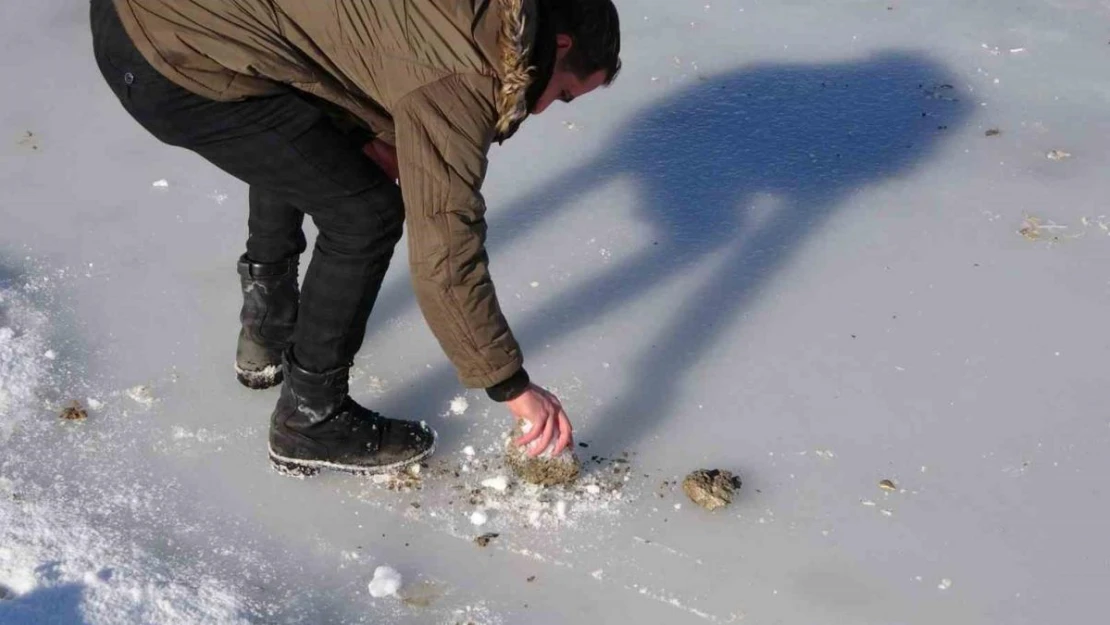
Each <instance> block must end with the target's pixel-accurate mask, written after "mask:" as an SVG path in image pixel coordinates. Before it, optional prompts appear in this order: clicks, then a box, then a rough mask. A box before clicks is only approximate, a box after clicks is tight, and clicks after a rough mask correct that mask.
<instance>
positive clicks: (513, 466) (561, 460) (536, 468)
mask: <svg viewBox="0 0 1110 625" xmlns="http://www.w3.org/2000/svg"><path fill="white" fill-rule="evenodd" d="M521 423H524V422H518V423H517V425H516V427H515V428H513V432H512V434H511V435H510V438H509V440H508V442H507V443H506V446H505V464H506V465H507V466H508V467H509V469H510V470H512V472H513V473H515V474H516V476H517V477H518V478H520V479H521V480H523V481H525V482H528V483H530V484H538V485H540V486H557V485H560V484H572V483H574V481H575V480H577V479H578V473H579V463H578V457H577V456H575V454H574V450H573V448H571V447H567V448H566V449H564V450H563V452H562V453H560V454H559V455H558V456H554V457H553V456H552V455H551V449H550V446H549V447H548V449H545V450H544V452H543V453H541V454H540V455H538V456H536V457H534V458H533V457H532V456H529V455H528V451H527V448H528V447H529V446H530V445H528V446H525V447H519V446H517V445H514V444H513V441H514V440H516V439H517V438H519V437H520V436H522V435H523V430H522V426H521Z"/></svg>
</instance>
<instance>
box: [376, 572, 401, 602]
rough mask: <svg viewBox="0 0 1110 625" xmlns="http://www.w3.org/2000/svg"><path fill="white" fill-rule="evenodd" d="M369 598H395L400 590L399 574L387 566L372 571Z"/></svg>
mask: <svg viewBox="0 0 1110 625" xmlns="http://www.w3.org/2000/svg"><path fill="white" fill-rule="evenodd" d="M369 589H370V596H371V597H374V598H375V599H381V598H382V597H396V596H397V591H398V590H401V574H400V573H398V572H397V570H396V569H394V568H392V567H389V566H379V567H378V568H376V569H374V579H372V580H370V586H369Z"/></svg>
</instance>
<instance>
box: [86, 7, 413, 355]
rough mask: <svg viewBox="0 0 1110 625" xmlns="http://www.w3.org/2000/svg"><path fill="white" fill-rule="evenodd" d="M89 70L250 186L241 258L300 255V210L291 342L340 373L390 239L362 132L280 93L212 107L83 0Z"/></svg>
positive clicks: (383, 184)
mask: <svg viewBox="0 0 1110 625" xmlns="http://www.w3.org/2000/svg"><path fill="white" fill-rule="evenodd" d="M91 22H92V33H93V47H94V52H95V55H96V62H97V64H98V65H99V66H100V71H101V73H102V74H103V75H104V78H105V80H107V81H108V85H109V86H110V87H111V88H112V91H114V92H115V94H116V96H117V97H118V98H119V100H120V102H121V103H122V104H123V107H124V108H125V109H127V112H128V113H130V114H131V116H132V117H134V118H135V120H136V121H138V122H139V123H140V124H142V126H143V127H144V128H146V129H147V130H148V131H150V133H151V134H153V135H154V136H155V137H157V138H158V139H159V140H161V141H163V142H164V143H167V144H169V145H174V146H180V147H183V148H187V149H189V150H192V151H194V152H196V153H197V154H200V155H201V156H203V157H204V158H205V159H207V160H208V161H210V162H211V163H213V164H214V165H216V166H217V167H219V168H220V169H222V170H224V171H225V172H227V173H229V174H231V175H232V176H235V177H236V178H238V179H240V180H242V181H244V182H246V183H247V184H249V185H250V218H249V219H248V222H247V223H248V230H249V236H248V238H247V256H248V257H249V258H250V260H252V261H254V262H260V263H268V262H277V261H280V260H283V259H286V258H288V257H290V256H292V255H299V254H301V253H302V252H304V251H305V245H306V244H305V237H304V232H303V231H302V229H301V225H302V222H303V220H304V215H305V214H308V215H310V216H311V217H312V220H313V222H315V224H316V227H317V229H318V230H319V236H318V237H317V239H316V247H315V249H314V250H313V253H312V261H311V263H310V264H309V266H308V271H307V273H306V274H305V278H304V284H303V287H302V292H301V303H300V311H299V314H298V318H297V327H296V331H295V333H294V336H293V343H294V350H295V351H294V355H295V357H296V359H297V361H298V362H299V364H300V365H301V366H303V367H304V368H306V369H309V370H311V371H317V372H323V371H327V370H329V369H333V368H335V367H340V366H346V365H349V364H350V363H351V361H352V360H353V359H354V355H355V353H356V352H357V351H358V349H359V347H360V346H361V345H362V339H363V336H364V334H365V332H366V321H367V319H368V318H369V316H370V310H371V308H373V305H374V300H375V298H376V297H377V295H378V290H379V289H380V288H381V283H382V279H383V278H384V277H385V272H386V270H387V269H388V267H389V261H390V258H391V257H392V256H393V248H394V246H395V245H396V244H397V241H399V240H400V238H401V231H402V224H403V222H404V207H403V205H402V202H401V192H400V189H398V188H397V186H396V185H395V184H394V183H393V182H392V181H391V180H389V179H388V177H387V176H386V174H385V173H384V172H383V171H381V169H380V168H378V167H377V165H375V164H374V162H373V161H371V160H370V159H369V158H367V157H366V156H365V155H364V154H363V153H362V150H361V147H362V144H363V142H364V141H365V140H366V139H367V138H368V135H367V134H366V133H363V132H350V131H344V130H341V129H340V128H339V127H338V126H337V125H336V124H335V123H333V121H332V119H331V118H330V117H329V116H328V115H327V113H326V112H325V111H324V110H323V108H322V107H321V106H320V105H317V104H315V103H313V102H312V101H310V100H309V99H308V98H307V97H306V96H304V95H301V94H299V93H297V92H296V91H294V90H292V89H290V90H288V91H286V92H283V93H281V94H279V95H274V96H267V97H259V98H251V99H247V100H243V101H239V102H216V101H213V100H209V99H207V98H203V97H201V96H198V95H196V94H193V93H192V92H190V91H188V90H186V89H184V88H182V87H180V86H178V85H176V84H175V83H173V82H171V81H170V80H168V79H167V78H165V77H164V76H162V75H161V74H160V73H159V72H158V71H157V70H155V69H154V68H153V67H151V66H150V64H149V63H147V62H146V60H145V59H144V58H143V57H142V55H141V54H140V53H139V51H138V50H137V49H136V48H135V46H134V44H133V43H132V42H131V40H130V38H129V37H128V35H127V33H126V32H125V31H124V29H123V25H122V24H121V23H120V20H119V16H118V15H117V14H116V11H115V8H114V7H113V6H112V2H111V0H92V6H91Z"/></svg>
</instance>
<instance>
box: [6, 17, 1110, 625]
mask: <svg viewBox="0 0 1110 625" xmlns="http://www.w3.org/2000/svg"><path fill="white" fill-rule="evenodd" d="M705 4H706V3H705V2H704V1H703V2H662V1H660V0H650V1H643V0H628V1H623V0H622V2H621V3H620V10H621V18H622V19H621V22H622V24H623V26H624V36H623V39H622V47H621V49H622V55H623V59H624V69H623V70H622V73H621V75H620V77H619V78H618V79H617V81H616V82H615V83H614V84H613V85H612V86H611V87H609V88H607V89H602V90H599V91H598V92H597V93H595V94H590V95H588V96H585V97H582V98H579V99H576V101H575V102H574V103H573V104H571V105H565V104H563V103H556V104H555V105H553V107H552V110H551V111H550V112H549V113H545V114H544V115H540V116H535V117H534V118H531V119H529V120H528V121H527V122H526V123H525V124H524V125H523V126H522V128H521V130H520V132H519V133H517V135H515V136H514V137H513V138H512V139H511V140H510V141H507V142H506V143H505V144H504V145H503V146H499V145H495V146H494V147H493V149H492V151H491V154H490V164H489V170H488V173H487V177H486V181H487V182H486V185H485V187H484V189H483V196H484V198H485V200H486V202H487V204H488V211H487V213H486V220H487V225H488V239H487V242H488V251H489V261H490V270H491V273H492V275H493V278H494V282H495V284H496V287H497V294H498V296H499V300H500V305H501V308H502V310H503V312H504V314H505V316H506V318H507V319H508V320H509V322H510V324H511V327H512V330H513V334H514V336H516V338H517V339H518V340H519V341H520V343H521V345H522V350H523V353H524V355H525V365H526V367H528V371H529V374H530V376H531V377H532V378H533V380H534V381H535V382H536V383H538V384H541V385H543V386H545V387H547V388H549V389H551V390H552V391H553V392H555V393H556V394H557V395H558V396H559V398H560V400H561V402H562V403H563V406H564V407H565V408H566V411H567V414H568V415H569V417H570V419H571V421H572V422H573V424H574V437H575V442H576V445H577V444H578V443H579V442H581V443H585V444H587V445H588V447H576V452H577V453H578V455H579V457H580V458H581V459H582V460H583V461H584V474H583V477H582V481H581V483H580V485H579V486H577V487H575V488H572V489H568V490H566V491H559V492H557V493H556V492H547V493H544V492H536V491H530V490H526V489H524V488H517V487H516V486H515V485H514V487H513V488H509V489H507V490H506V491H505V492H500V491H498V490H496V489H493V488H488V487H484V486H483V485H482V482H483V481H484V480H488V479H492V478H496V477H497V476H499V475H504V474H505V471H504V470H503V468H502V467H501V466H499V464H498V458H499V457H500V454H501V452H502V441H501V435H502V433H503V432H504V431H506V430H507V429H509V427H511V424H512V419H511V417H510V415H509V414H508V412H507V410H505V407H504V406H503V405H500V404H496V403H493V402H490V401H488V400H487V399H486V398H485V397H484V396H482V395H481V394H480V393H478V394H473V393H474V391H469V392H467V391H464V389H462V388H460V386H459V384H458V378H457V375H456V373H455V371H454V370H452V369H451V368H450V367H449V366H448V365H447V363H446V359H445V358H444V356H443V354H442V353H441V352H440V349H439V346H438V344H437V342H436V340H435V338H434V336H432V335H431V333H430V332H429V331H428V330H427V328H426V326H425V324H424V322H423V319H422V317H421V314H420V311H419V307H418V306H417V304H416V302H415V300H414V298H413V297H412V293H411V285H410V276H409V275H408V269H407V267H406V259H407V257H408V254H407V249H406V246H405V243H404V242H402V243H401V244H400V245H399V246H398V249H397V250H396V253H395V255H394V258H393V262H392V267H391V269H390V273H389V275H388V277H387V279H386V283H385V285H384V286H383V289H382V293H381V295H380V297H379V300H378V304H377V306H376V310H375V312H374V315H373V316H372V317H371V320H370V324H369V326H368V330H367V335H366V343H365V345H364V347H363V349H362V350H361V351H360V353H359V355H358V357H357V358H356V363H355V364H356V367H357V368H358V369H359V370H361V371H363V372H365V374H364V375H362V376H361V377H354V378H352V381H351V392H352V394H353V395H354V397H355V398H356V399H358V400H360V401H364V402H366V403H367V405H368V406H369V407H371V408H373V409H375V410H379V411H381V412H382V413H383V414H387V415H388V416H396V417H401V418H412V419H416V420H420V419H425V420H427V421H428V423H429V425H430V426H432V427H434V428H435V429H436V430H437V432H438V433H439V435H440V440H439V450H440V451H438V452H437V454H436V455H435V456H434V457H433V458H431V459H429V461H428V466H427V467H425V468H424V469H423V470H422V471H421V472H420V474H419V475H415V476H414V475H412V474H409V473H405V474H403V475H393V476H384V477H383V478H382V479H381V481H380V483H376V482H375V480H374V479H372V478H359V477H354V476H340V475H326V476H321V477H320V478H318V479H309V480H304V481H298V480H287V479H282V478H280V477H279V476H276V475H274V474H273V473H272V472H271V471H270V469H269V467H268V463H267V458H266V430H267V427H268V418H269V415H270V412H271V411H272V409H273V403H274V401H275V399H276V396H275V394H274V393H270V392H249V391H247V390H246V389H243V388H242V387H240V386H239V385H238V383H237V382H236V381H235V379H234V371H233V367H232V360H233V356H232V355H233V353H234V352H233V350H234V340H235V338H234V337H235V336H236V333H237V332H238V319H237V311H238V306H239V302H238V300H237V298H238V292H237V282H236V276H235V259H236V258H238V256H239V255H240V254H241V253H242V251H243V239H244V238H245V236H246V227H245V224H246V217H247V210H246V206H247V195H248V189H247V187H246V186H245V185H244V184H242V183H241V182H239V181H237V180H235V179H233V178H231V177H230V176H228V175H226V174H224V173H223V172H221V171H220V170H218V169H217V168H215V167H213V166H211V165H209V164H208V163H206V162H204V161H203V160H201V159H200V158H198V157H196V156H195V155H193V154H191V153H189V152H187V151H185V150H181V149H177V148H172V147H168V146H165V145H162V144H160V143H158V142H157V141H156V140H155V139H153V138H152V137H151V136H150V135H149V134H148V133H147V132H146V131H145V130H143V129H142V128H141V127H139V126H138V125H137V124H136V123H134V122H133V121H132V120H130V119H129V118H128V116H127V114H126V113H125V112H124V110H123V108H122V107H121V106H120V105H119V103H118V101H116V100H115V97H114V96H113V95H112V93H111V92H110V91H109V89H108V88H107V87H106V86H105V85H104V84H103V81H102V80H101V78H100V77H99V75H98V71H99V70H98V68H97V66H96V64H95V62H94V61H93V59H92V55H91V50H90V48H91V46H90V42H89V36H88V25H87V16H86V14H87V10H88V5H87V3H79V2H76V3H75V2H63V1H62V0H42V1H39V2H14V3H9V5H8V6H6V7H5V15H4V20H3V21H2V22H0V40H3V41H4V42H5V44H7V46H8V47H9V48H10V49H12V50H18V51H19V55H18V56H19V58H18V62H16V61H15V60H9V62H7V63H4V64H2V65H0V82H2V84H5V85H16V86H17V88H13V89H9V90H8V91H9V92H10V93H8V94H7V95H6V96H5V98H4V106H2V107H0V128H2V129H3V132H0V137H4V138H5V140H4V141H3V142H0V185H2V188H3V191H4V202H3V205H2V208H0V214H2V215H3V223H2V225H0V298H2V299H0V478H3V480H7V481H6V482H4V484H6V486H5V487H4V489H5V490H3V492H2V493H0V560H2V562H3V564H0V594H2V595H7V596H9V597H14V598H9V599H6V600H0V622H2V623H5V625H7V624H8V623H15V624H16V625H25V624H26V623H40V622H41V623H50V622H61V623H83V624H88V625H99V624H100V623H112V624H113V625H115V624H117V623H118V624H120V625H132V624H139V623H142V624H144V625H148V624H150V625H164V624H165V623H185V622H203V623H236V622H240V621H243V620H245V621H249V622H266V623H276V624H284V623H304V622H337V623H348V622H350V623H357V622H360V621H361V622H388V623H398V624H401V625H408V624H410V623H411V624H415V623H429V622H430V623H453V622H467V620H470V621H473V622H480V623H502V624H507V623H535V624H536V625H548V624H553V623H566V622H573V621H574V620H575V619H576V618H579V617H580V615H581V614H585V613H588V614H590V615H591V617H592V618H594V619H595V620H596V621H597V622H639V623H657V622H666V623H682V624H685V623H699V624H702V623H727V622H753V623H765V622H766V623H772V622H778V623H785V624H788V625H792V624H801V623H814V622H821V623H891V622H906V623H912V624H917V623H921V624H926V623H961V624H963V623H967V624H970V625H988V624H991V623H1007V624H1008V625H1025V624H1030V625H1031V624H1034V623H1049V622H1051V623H1055V622H1083V621H1085V620H1090V616H1089V615H1091V614H1098V613H1100V611H1101V610H1102V607H1101V605H1100V603H1099V601H1098V599H1099V597H1100V596H1101V594H1100V593H1101V590H1102V588H1103V587H1104V586H1105V585H1106V580H1107V571H1106V563H1105V561H1104V560H1105V559H1104V558H1103V559H1100V558H1097V557H1091V556H1090V554H1098V553H1106V552H1108V551H1110V544H1108V539H1107V537H1106V534H1105V532H1103V531H1102V530H1101V525H1099V520H1100V519H1105V518H1106V517H1107V515H1108V514H1110V507H1108V504H1107V501H1106V498H1105V497H1101V496H1099V495H1098V493H1097V492H1095V491H1097V484H1098V483H1099V480H1101V479H1102V476H1105V475H1107V474H1110V455H1108V454H1106V453H1105V449H1106V445H1107V444H1110V420H1108V418H1107V416H1106V414H1105V409H1104V406H1105V389H1106V380H1105V373H1104V372H1105V371H1106V366H1105V365H1106V345H1105V340H1103V339H1102V338H1100V337H1102V336H1103V335H1104V334H1105V326H1106V319H1107V318H1108V313H1110V289H1108V288H1107V278H1106V277H1105V275H1104V274H1105V271H1104V268H1105V267H1107V266H1110V209H1108V208H1107V206H1106V201H1105V198H1107V197H1110V178H1108V177H1107V176H1106V175H1105V172H1106V171H1107V170H1108V169H1110V146H1108V145H1107V142H1106V139H1105V138H1106V137H1107V136H1110V112H1108V111H1110V107H1108V106H1107V104H1108V102H1110V101H1108V97H1110V95H1108V94H1110V75H1108V74H1107V72H1106V71H1105V59H1106V52H1107V50H1108V48H1107V36H1106V30H1105V24H1106V23H1107V19H1110V8H1108V7H1107V5H1106V3H1105V2H1104V1H1103V0H1017V1H1015V2H1010V3H1000V2H979V3H969V2H958V1H956V0H937V1H935V2H916V3H914V2H867V1H862V0H852V1H834V2H817V1H816V0H794V1H791V2H769V1H766V0H760V1H755V0H751V1H748V0H745V1H742V2H733V3H721V2H713V3H711V4H710V6H709V8H706V6H705ZM645 18H647V19H645ZM953 25H958V27H953ZM996 81H997V82H996ZM90 120H95V123H90ZM572 125H573V129H572ZM991 129H998V130H999V131H1000V132H999V133H998V134H993V135H991V136H987V135H986V132H987V131H988V130H991ZM162 180H165V181H166V186H165V187H153V186H152V182H153V181H162ZM310 221H311V220H306V227H307V228H308V235H309V238H310V245H309V249H311V247H312V246H311V237H312V236H313V231H312V229H311V223H310ZM307 266H308V255H306V256H305V257H304V259H303V262H302V267H307ZM533 283H538V284H539V285H540V286H539V287H536V288H533V287H531V285H532V284H533ZM5 329H6V330H5ZM47 351H53V352H54V354H55V355H56V358H55V359H54V360H50V359H48V358H46V357H45V354H46V353H47ZM605 363H608V364H609V365H610V366H605ZM136 387H144V388H146V389H147V392H146V393H137V392H136V393H129V389H135V388H136ZM464 393H468V394H466V395H465V397H466V398H467V399H468V402H467V403H468V407H467V408H466V410H465V415H466V418H457V417H455V416H454V413H453V411H452V410H450V407H451V406H452V401H453V399H455V398H458V397H462V396H464ZM132 394H134V395H137V396H138V397H139V399H140V401H136V400H135V399H133V398H132V397H131V396H130V395H132ZM82 398H86V399H89V401H88V402H87V404H86V405H87V406H89V407H90V409H92V410H90V413H89V418H88V419H87V420H85V421H82V422H68V421H63V420H61V419H59V418H58V412H59V411H60V409H61V408H62V407H64V406H66V405H68V404H69V402H71V401H74V400H81V399H82ZM93 399H95V400H96V402H98V404H97V405H94V404H93V401H92V400H93ZM445 413H446V414H447V417H446V418H444V417H440V416H437V415H444V414H445ZM178 433H180V434H181V436H176V435H175V434H178ZM467 446H470V447H471V449H472V450H473V451H474V452H475V453H474V454H473V456H472V457H467V456H464V455H463V454H460V453H458V451H459V450H461V449H463V448H464V447H467ZM626 453H627V455H625V454H626ZM703 466H713V467H722V468H727V469H735V470H737V471H739V472H741V473H742V474H744V475H745V476H746V477H747V476H750V478H749V479H750V484H746V485H745V489H744V492H743V493H742V494H741V496H739V497H738V498H737V500H736V501H735V502H734V503H733V505H732V506H731V507H730V508H729V510H728V513H727V514H724V515H716V516H713V517H712V518H708V515H700V514H693V513H692V511H691V510H690V509H689V508H690V507H689V506H685V505H684V506H683V508H682V510H680V511H677V512H676V511H675V509H674V505H675V504H676V503H682V502H683V499H682V497H683V495H682V493H681V489H676V488H675V481H676V479H678V480H680V479H681V476H683V475H685V474H687V473H688V472H690V471H691V470H693V469H696V468H699V467H703ZM625 467H627V468H629V469H630V470H628V471H625ZM924 467H928V469H927V470H924V469H923V468H924ZM456 472H457V473H458V476H456ZM882 479H890V480H892V482H894V483H895V484H897V485H898V490H897V491H889V492H886V491H882V490H879V489H876V487H875V484H876V483H877V482H879V481H880V480H882ZM749 486H750V488H749ZM1092 489H1094V490H1092ZM475 491H477V493H475ZM472 498H473V499H475V500H476V501H478V503H471V499H472ZM559 501H564V502H566V510H565V514H566V519H559V517H558V510H559V508H558V502H559ZM864 501H869V502H871V503H873V504H875V505H873V506H868V505H863V504H862V503H861V502H864ZM479 506H480V507H482V508H483V509H485V510H487V511H488V513H489V514H490V516H491V518H490V520H489V522H488V523H487V524H486V525H485V526H483V527H482V528H481V530H478V529H477V528H476V527H475V526H473V525H471V524H470V523H469V515H470V513H471V512H472V511H473V510H474V509H476V508H477V507H479ZM485 531H494V532H497V533H499V534H500V536H499V537H498V538H497V540H495V541H492V542H490V544H489V546H488V547H487V548H485V549H481V548H477V547H476V546H475V545H474V544H473V542H472V541H473V539H474V538H475V535H476V534H477V533H483V532H485ZM351 553H357V554H362V557H361V558H357V559H352V558H349V557H345V556H344V554H351ZM380 562H389V563H391V564H392V565H394V566H396V567H397V568H399V569H400V570H405V571H408V570H412V571H419V579H418V580H417V581H412V580H410V581H409V583H408V585H409V586H410V587H413V588H415V587H421V586H420V585H421V584H427V587H428V588H429V589H430V590H429V592H428V595H427V596H428V599H427V605H426V606H425V607H420V606H417V605H413V604H410V603H406V602H402V601H376V602H375V601H370V599H369V598H368V597H367V593H366V584H367V583H368V579H369V578H371V577H372V574H373V567H374V564H375V563H380ZM602 571H603V573H602ZM1059 571H1067V572H1068V574H1067V575H1063V576H1062V575H1058V574H1056V572H1059ZM592 572H597V575H596V576H594V575H593V573H592ZM957 573H958V574H957ZM531 576H536V578H535V581H533V582H531V583H529V582H527V581H526V580H527V579H528V578H529V577H531ZM946 579H951V580H953V583H951V585H950V586H948V588H947V589H946V590H943V591H941V590H938V589H937V586H938V585H940V584H941V583H942V581H943V580H946ZM918 580H921V581H918ZM407 590H408V589H406V591H407ZM406 596H407V595H406ZM525 604H527V606H528V607H524V606H525Z"/></svg>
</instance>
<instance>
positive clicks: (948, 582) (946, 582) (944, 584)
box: [937, 577, 952, 590]
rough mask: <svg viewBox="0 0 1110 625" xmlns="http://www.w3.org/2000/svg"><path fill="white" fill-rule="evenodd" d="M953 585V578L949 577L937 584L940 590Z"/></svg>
mask: <svg viewBox="0 0 1110 625" xmlns="http://www.w3.org/2000/svg"><path fill="white" fill-rule="evenodd" d="M951 587H952V580H950V579H948V578H947V577H946V578H944V579H942V580H940V583H939V584H937V588H939V589H940V590H948V589H949V588H951Z"/></svg>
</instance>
